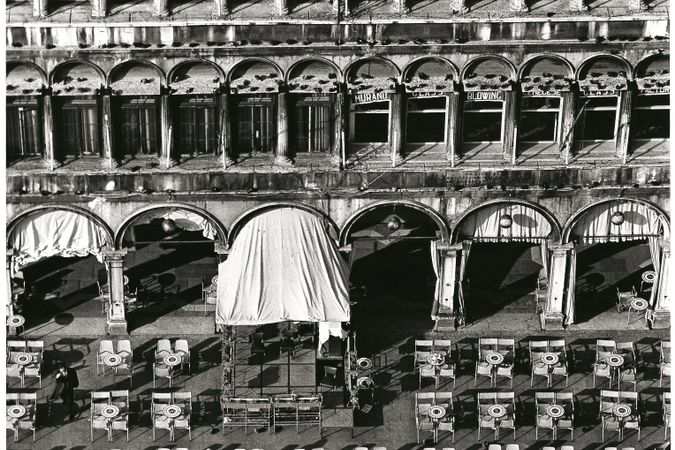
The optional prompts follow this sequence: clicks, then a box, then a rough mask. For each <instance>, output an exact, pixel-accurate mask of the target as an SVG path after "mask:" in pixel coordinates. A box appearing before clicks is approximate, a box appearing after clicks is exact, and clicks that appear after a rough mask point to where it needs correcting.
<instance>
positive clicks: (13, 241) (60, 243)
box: [7, 210, 112, 268]
mask: <svg viewBox="0 0 675 450" xmlns="http://www.w3.org/2000/svg"><path fill="white" fill-rule="evenodd" d="M7 240H8V244H9V246H10V247H12V249H13V250H14V252H15V255H14V264H15V266H16V267H17V268H18V267H23V266H25V265H26V264H30V263H34V262H36V261H39V260H40V259H43V258H49V257H51V256H57V255H58V256H64V257H76V256H88V255H96V256H99V255H100V253H101V249H102V248H103V247H104V246H105V245H111V244H112V243H111V242H108V241H107V235H106V233H105V230H104V229H103V228H102V227H101V226H99V225H97V224H96V223H94V222H93V221H92V220H91V219H89V218H88V217H86V216H84V215H82V214H79V213H76V212H72V211H66V210H45V211H39V212H36V213H34V214H31V215H29V216H28V217H26V218H25V219H23V220H21V221H20V222H19V223H18V224H17V225H16V227H14V229H13V230H12V232H11V234H10V235H9V236H8V239H7Z"/></svg>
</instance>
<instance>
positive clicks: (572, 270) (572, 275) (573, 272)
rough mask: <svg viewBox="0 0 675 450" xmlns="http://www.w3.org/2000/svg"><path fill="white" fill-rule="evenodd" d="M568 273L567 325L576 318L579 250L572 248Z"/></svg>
mask: <svg viewBox="0 0 675 450" xmlns="http://www.w3.org/2000/svg"><path fill="white" fill-rule="evenodd" d="M568 259H569V261H568V266H569V271H568V273H567V302H566V303H565V325H571V324H573V323H574V319H575V313H574V311H575V310H574V308H575V303H576V292H575V291H576V286H577V252H576V251H575V250H570V252H569V257H568Z"/></svg>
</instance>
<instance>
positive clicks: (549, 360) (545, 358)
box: [540, 352, 560, 366]
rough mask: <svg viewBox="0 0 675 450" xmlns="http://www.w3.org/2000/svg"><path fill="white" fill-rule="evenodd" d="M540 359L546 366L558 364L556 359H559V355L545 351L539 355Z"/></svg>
mask: <svg viewBox="0 0 675 450" xmlns="http://www.w3.org/2000/svg"><path fill="white" fill-rule="evenodd" d="M540 360H541V362H543V363H544V364H546V365H548V366H554V365H556V364H558V361H560V357H559V356H558V355H557V354H556V353H552V352H547V353H544V354H543V355H541V358H540Z"/></svg>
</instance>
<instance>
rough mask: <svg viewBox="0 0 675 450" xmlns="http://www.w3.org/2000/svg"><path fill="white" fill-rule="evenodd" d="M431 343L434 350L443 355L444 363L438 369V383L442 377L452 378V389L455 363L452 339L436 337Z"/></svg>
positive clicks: (455, 368)
mask: <svg viewBox="0 0 675 450" xmlns="http://www.w3.org/2000/svg"><path fill="white" fill-rule="evenodd" d="M433 345H434V346H433V348H434V352H438V353H441V354H442V355H443V356H445V363H444V364H443V365H442V366H440V367H439V369H438V377H437V382H438V383H440V380H441V379H443V378H445V379H452V389H453V390H454V389H455V378H456V371H457V365H456V364H455V362H454V360H453V354H452V341H451V340H449V339H436V340H435V341H434V342H433Z"/></svg>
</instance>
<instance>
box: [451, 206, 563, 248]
mask: <svg viewBox="0 0 675 450" xmlns="http://www.w3.org/2000/svg"><path fill="white" fill-rule="evenodd" d="M499 205H504V206H507V205H519V206H523V207H525V208H528V209H532V210H534V211H535V212H536V213H537V214H539V215H540V216H542V217H543V218H544V219H545V220H546V221H547V223H548V224H549V225H550V227H551V231H550V234H549V236H548V237H549V238H550V239H552V240H554V241H558V240H559V239H560V235H561V227H560V224H559V223H558V221H557V219H556V218H555V216H554V215H553V214H551V213H550V212H549V211H548V210H547V209H545V208H544V207H542V206H541V205H539V204H537V203H533V202H529V201H527V200H521V199H514V198H498V199H494V200H488V201H486V202H482V203H481V204H479V205H476V206H473V207H471V208H469V209H467V210H466V211H464V213H462V214H461V215H460V216H459V217H458V218H457V219H456V220H455V221H454V223H455V225H454V226H453V228H452V233H451V239H450V242H451V243H453V244H455V243H457V242H458V241H459V230H460V228H461V225H462V222H464V221H465V220H466V219H467V218H469V217H471V216H472V215H473V214H475V213H476V212H478V211H479V210H481V209H484V208H488V207H494V206H499Z"/></svg>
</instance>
